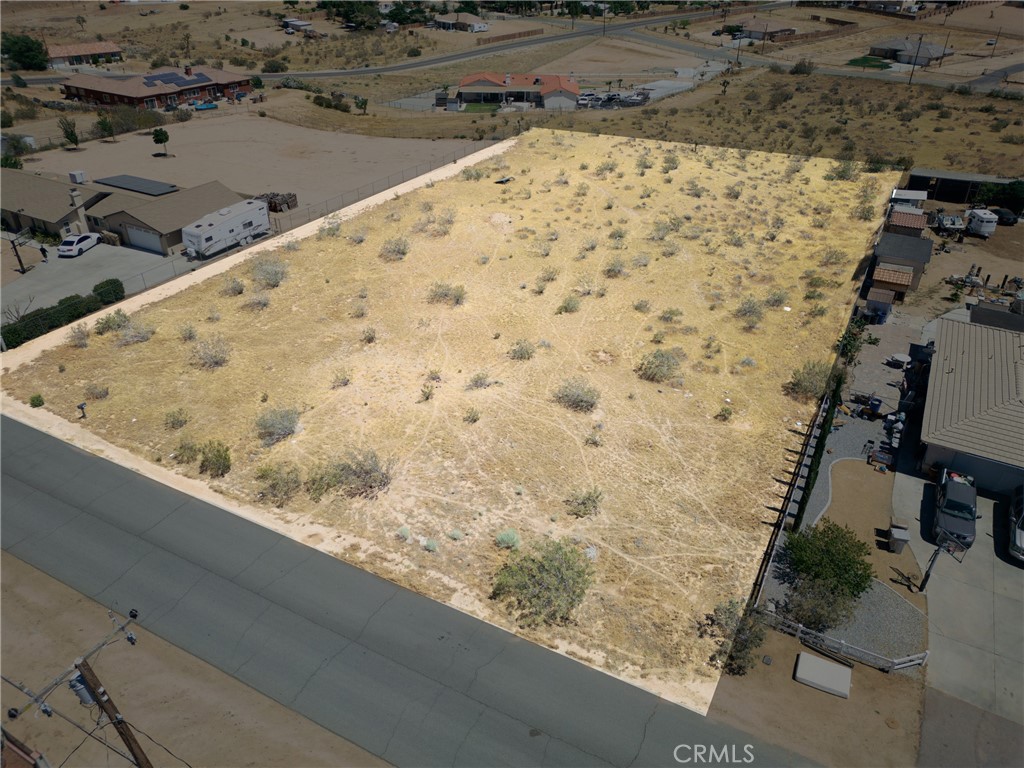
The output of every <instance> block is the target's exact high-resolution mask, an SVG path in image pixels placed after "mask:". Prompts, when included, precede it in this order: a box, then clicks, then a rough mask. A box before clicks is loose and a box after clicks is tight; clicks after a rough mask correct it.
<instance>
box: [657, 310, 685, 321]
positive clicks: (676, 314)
mask: <svg viewBox="0 0 1024 768" xmlns="http://www.w3.org/2000/svg"><path fill="white" fill-rule="evenodd" d="M682 316H683V310H681V309H678V308H677V307H670V308H669V309H666V310H665V311H663V312H662V313H661V314H660V315H658V319H659V320H661V322H663V323H674V322H675V321H676V319H678V318H680V317H682Z"/></svg>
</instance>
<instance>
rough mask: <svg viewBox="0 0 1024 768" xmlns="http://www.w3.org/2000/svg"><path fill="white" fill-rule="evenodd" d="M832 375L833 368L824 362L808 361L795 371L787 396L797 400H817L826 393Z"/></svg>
mask: <svg viewBox="0 0 1024 768" xmlns="http://www.w3.org/2000/svg"><path fill="white" fill-rule="evenodd" d="M831 375H832V367H831V366H830V365H829V364H828V363H827V362H825V361H824V360H815V361H813V362H812V361H808V362H806V363H804V364H803V365H802V366H800V368H798V369H797V370H795V371H793V376H792V378H790V380H789V381H788V382H786V385H785V390H786V394H788V395H789V396H790V397H793V398H795V399H797V400H814V399H817V398H819V397H821V396H822V395H823V394H824V393H825V389H826V388H827V387H828V382H829V378H830V376H831Z"/></svg>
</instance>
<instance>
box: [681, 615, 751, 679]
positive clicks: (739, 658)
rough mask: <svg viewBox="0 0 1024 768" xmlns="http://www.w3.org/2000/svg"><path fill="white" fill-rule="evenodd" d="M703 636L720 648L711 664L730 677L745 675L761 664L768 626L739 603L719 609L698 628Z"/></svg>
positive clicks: (713, 656)
mask: <svg viewBox="0 0 1024 768" xmlns="http://www.w3.org/2000/svg"><path fill="white" fill-rule="evenodd" d="M698 634H699V635H700V636H701V637H712V638H714V639H715V641H716V644H717V646H718V647H717V648H716V649H715V652H714V653H713V654H711V658H710V659H709V661H710V662H711V663H712V664H713V665H715V666H716V667H720V668H722V669H724V670H725V672H726V674H729V675H736V676H742V675H745V674H746V673H747V672H748V671H749V670H750V669H752V668H753V666H754V665H755V664H756V663H757V656H756V651H757V649H758V648H759V647H760V646H761V644H762V643H763V642H764V636H765V631H764V625H762V624H761V622H759V621H758V619H757V616H756V614H755V613H754V612H752V611H749V612H748V611H744V609H743V603H741V602H740V601H739V600H729V601H727V602H723V603H719V604H718V605H716V606H715V610H714V613H708V614H705V617H704V621H703V622H701V624H700V625H699V627H698Z"/></svg>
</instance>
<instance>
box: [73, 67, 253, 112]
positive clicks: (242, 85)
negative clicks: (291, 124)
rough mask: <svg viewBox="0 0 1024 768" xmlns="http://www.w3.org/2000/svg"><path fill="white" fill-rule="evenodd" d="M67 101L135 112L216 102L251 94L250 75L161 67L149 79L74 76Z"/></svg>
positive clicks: (140, 77) (143, 76) (149, 75)
mask: <svg viewBox="0 0 1024 768" xmlns="http://www.w3.org/2000/svg"><path fill="white" fill-rule="evenodd" d="M60 89H61V92H62V93H63V94H64V98H66V99H74V100H75V101H81V102H85V103H87V104H96V105H98V106H104V105H107V106H117V105H127V106H130V107H135V108H136V109H163V108H164V107H175V106H179V105H182V106H183V105H185V104H187V103H188V102H189V101H200V102H201V101H205V100H207V99H210V100H214V101H216V100H217V99H220V98H223V97H225V96H227V97H228V98H236V97H237V96H238V95H239V94H242V93H251V92H252V81H251V80H250V79H249V75H243V74H239V73H237V72H228V71H226V70H222V69H194V68H193V67H185V68H184V69H183V70H178V69H175V68H173V67H161V68H160V69H157V70H155V71H153V72H152V73H150V74H148V75H138V76H137V77H130V78H127V79H125V80H113V79H111V78H108V77H99V76H97V75H84V74H75V75H71V76H70V77H69V78H68V79H67V80H65V81H64V82H63V83H62V84H61V86H60Z"/></svg>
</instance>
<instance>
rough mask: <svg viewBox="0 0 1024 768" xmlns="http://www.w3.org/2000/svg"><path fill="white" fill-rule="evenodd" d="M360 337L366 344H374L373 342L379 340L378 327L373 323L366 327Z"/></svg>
mask: <svg viewBox="0 0 1024 768" xmlns="http://www.w3.org/2000/svg"><path fill="white" fill-rule="evenodd" d="M359 338H360V339H362V341H363V343H364V344H373V342H375V341H376V340H377V329H376V328H374V327H373V326H372V325H371V326H369V327H368V328H364V329H363V333H362V335H361V336H360V337H359Z"/></svg>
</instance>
